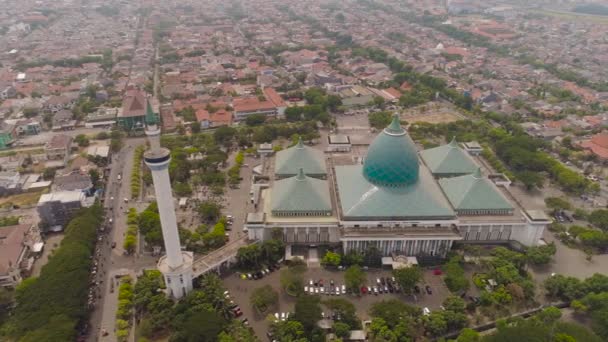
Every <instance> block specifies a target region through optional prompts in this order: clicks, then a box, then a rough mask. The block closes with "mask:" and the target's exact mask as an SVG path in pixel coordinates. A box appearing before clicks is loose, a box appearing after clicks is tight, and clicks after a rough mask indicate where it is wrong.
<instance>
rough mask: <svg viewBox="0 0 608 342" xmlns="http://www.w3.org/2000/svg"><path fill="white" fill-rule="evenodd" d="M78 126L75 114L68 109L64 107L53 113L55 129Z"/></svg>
mask: <svg viewBox="0 0 608 342" xmlns="http://www.w3.org/2000/svg"><path fill="white" fill-rule="evenodd" d="M75 127H76V120H74V114H73V113H72V112H71V111H69V110H66V109H62V110H60V111H58V112H57V113H55V115H53V131H67V130H72V129H74V128H75Z"/></svg>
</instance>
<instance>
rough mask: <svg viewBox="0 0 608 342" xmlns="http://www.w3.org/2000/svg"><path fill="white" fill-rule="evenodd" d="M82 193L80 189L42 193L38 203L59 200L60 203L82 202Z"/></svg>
mask: <svg viewBox="0 0 608 342" xmlns="http://www.w3.org/2000/svg"><path fill="white" fill-rule="evenodd" d="M83 200H84V194H83V193H82V192H81V191H55V192H51V193H49V194H43V195H42V196H40V199H39V200H38V205H41V204H43V203H46V202H55V201H59V202H62V203H69V202H82V201H83Z"/></svg>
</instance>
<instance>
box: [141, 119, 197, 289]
mask: <svg viewBox="0 0 608 342" xmlns="http://www.w3.org/2000/svg"><path fill="white" fill-rule="evenodd" d="M146 135H147V136H148V140H149V141H150V149H149V150H148V151H146V152H145V153H144V161H145V162H146V165H148V167H149V168H150V170H151V171H152V179H153V180H154V192H155V194H156V202H157V203H158V212H159V214H160V224H161V228H162V231H163V240H164V241H165V252H166V253H167V254H166V255H163V256H162V257H161V258H160V259H159V261H158V270H159V271H161V272H162V274H163V276H164V277H165V284H167V289H168V290H169V295H171V296H173V297H175V298H181V297H183V296H185V295H186V294H187V293H188V292H190V291H191V290H192V262H193V259H194V258H193V254H192V252H186V251H182V248H181V246H180V243H179V233H178V231H177V219H176V218H175V206H174V203H173V202H174V201H173V193H172V191H171V181H170V180H169V169H168V167H169V161H170V160H171V155H170V152H169V150H168V149H166V148H161V147H160V128H159V127H158V126H157V125H150V126H147V127H146Z"/></svg>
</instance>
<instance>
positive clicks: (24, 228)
mask: <svg viewBox="0 0 608 342" xmlns="http://www.w3.org/2000/svg"><path fill="white" fill-rule="evenodd" d="M29 229H30V226H29V225H27V224H19V225H15V226H8V227H1V228H0V275H3V274H6V273H8V271H9V270H10V269H11V268H12V267H17V266H19V265H18V263H19V261H20V260H19V258H20V257H21V253H22V252H23V249H24V248H25V246H24V244H23V242H24V241H25V238H26V234H27V232H28V230H29Z"/></svg>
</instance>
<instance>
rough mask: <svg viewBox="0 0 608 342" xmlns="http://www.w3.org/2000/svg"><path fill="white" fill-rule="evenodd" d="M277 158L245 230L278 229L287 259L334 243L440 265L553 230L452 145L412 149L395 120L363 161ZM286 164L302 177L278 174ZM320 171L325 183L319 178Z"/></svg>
mask: <svg viewBox="0 0 608 342" xmlns="http://www.w3.org/2000/svg"><path fill="white" fill-rule="evenodd" d="M281 152H282V153H284V154H285V155H286V156H289V158H288V159H286V158H280V156H279V155H277V159H276V164H277V166H276V167H275V180H274V182H273V183H271V184H269V187H268V188H267V189H264V190H262V191H261V192H260V196H261V199H260V200H259V203H260V205H259V206H256V207H257V209H258V210H257V212H255V213H250V214H249V215H248V218H247V223H246V227H247V228H248V233H249V237H250V238H251V239H254V240H256V239H259V240H264V239H269V238H270V237H271V236H274V234H276V230H279V231H281V232H282V233H283V239H284V241H285V242H286V244H287V245H288V249H287V250H288V253H291V251H292V248H293V247H297V248H298V249H299V250H300V251H301V250H302V249H305V250H306V249H311V248H312V249H314V248H315V247H316V246H318V245H330V246H331V245H333V246H340V247H341V249H342V250H343V252H344V253H348V252H351V251H352V252H358V253H363V254H365V253H370V250H374V251H376V252H375V253H377V254H378V255H381V256H388V255H405V256H414V257H419V258H437V257H439V258H441V257H445V255H446V254H447V252H448V251H449V250H450V249H451V247H452V245H453V243H454V242H461V243H505V244H507V243H511V244H516V245H525V246H534V245H537V244H539V242H540V239H541V236H542V233H543V230H544V228H545V226H546V225H547V224H549V223H550V221H549V219H548V218H547V216H546V215H545V214H544V212H542V211H539V210H527V209H524V208H523V207H522V206H521V205H519V204H518V202H517V201H516V200H515V199H514V198H513V197H512V196H511V194H510V193H509V191H508V189H507V188H506V186H498V185H497V183H495V182H494V181H493V180H491V179H490V178H488V177H486V176H484V175H483V172H482V170H481V168H480V167H479V166H477V164H476V162H475V160H474V159H473V158H472V157H469V156H468V154H467V153H466V152H465V151H464V150H463V149H462V148H461V147H460V146H459V145H458V144H457V143H456V142H455V141H452V142H451V143H449V144H446V145H444V146H440V147H437V148H435V149H430V150H424V151H421V152H418V151H417V149H416V147H415V145H414V143H413V141H412V140H411V139H410V138H409V136H408V134H407V132H406V131H405V130H404V129H403V128H402V127H401V126H400V124H399V120H398V119H397V118H395V119H394V120H393V122H392V123H391V125H390V126H389V127H387V128H386V129H384V131H382V132H381V133H380V134H379V135H378V136H377V137H376V138H375V139H374V141H373V142H372V143H371V145H370V146H369V149H368V152H367V156H366V157H365V159H364V162H363V163H362V164H358V163H356V162H350V161H349V162H344V160H345V159H348V158H336V159H334V158H332V157H331V156H328V158H323V157H321V158H317V157H311V156H314V155H315V154H313V153H311V151H309V150H307V149H304V148H302V147H301V146H299V145H297V146H294V147H291V148H289V149H287V150H284V151H281ZM318 152H320V151H318ZM302 160H304V161H305V162H302V163H300V162H301V161H302ZM351 160H355V158H352V159H351ZM326 162H327V163H326ZM286 163H291V164H292V165H293V166H295V167H298V168H299V172H298V173H297V174H295V175H293V172H291V171H290V172H284V171H281V170H283V169H288V168H287V167H286V166H285V164H286ZM298 163H300V164H298ZM320 167H322V168H323V171H325V170H329V171H328V172H327V180H323V179H319V178H323V177H320V176H319V175H320V174H321V175H322V174H323V173H322V172H320V171H318V170H317V169H318V168H320ZM311 169H314V171H311ZM271 181H272V179H271ZM255 200H257V199H254V203H255V202H256V201H255Z"/></svg>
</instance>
